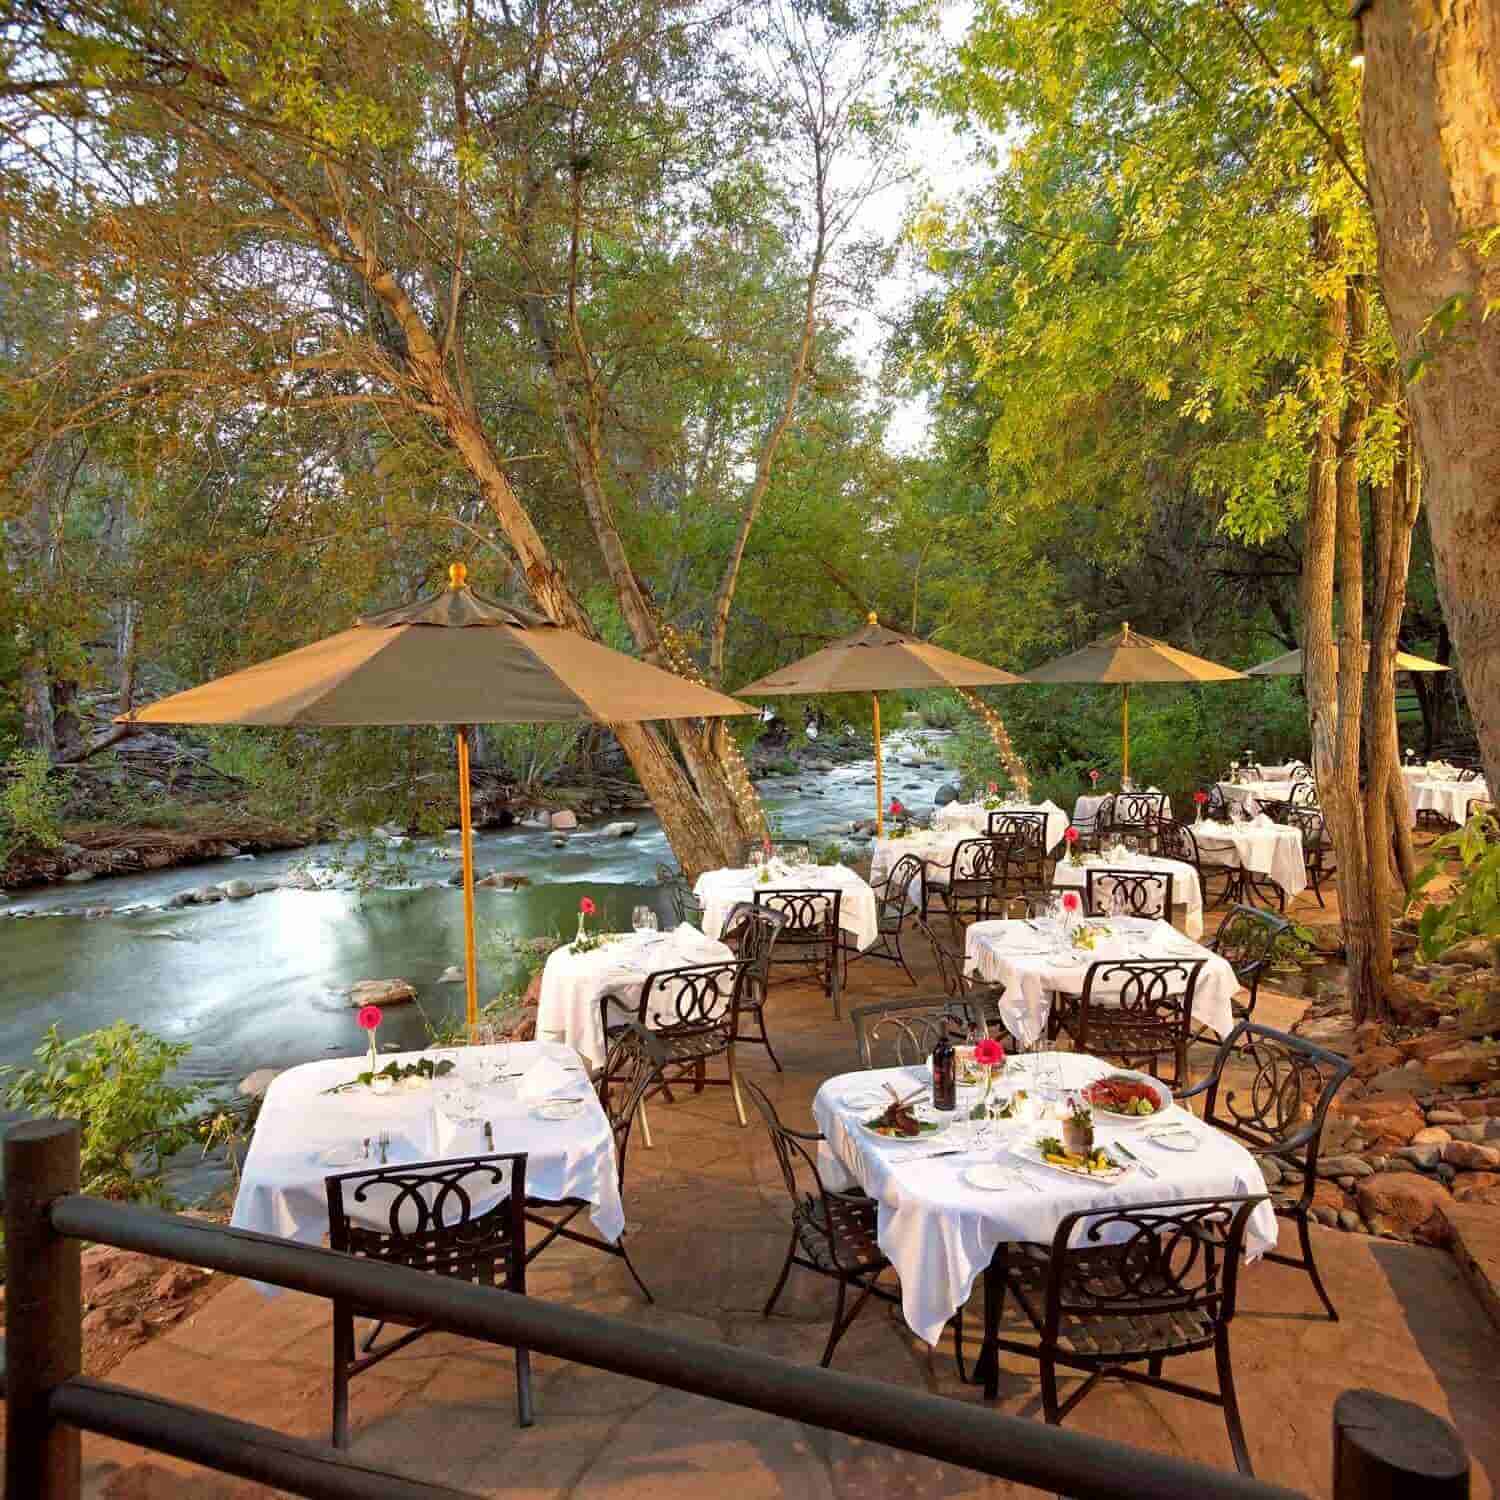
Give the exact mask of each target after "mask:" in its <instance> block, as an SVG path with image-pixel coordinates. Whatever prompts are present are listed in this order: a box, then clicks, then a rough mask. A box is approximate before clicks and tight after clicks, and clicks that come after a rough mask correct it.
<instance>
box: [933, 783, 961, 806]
mask: <svg viewBox="0 0 1500 1500" xmlns="http://www.w3.org/2000/svg"><path fill="white" fill-rule="evenodd" d="M957 801H958V788H957V787H956V786H954V785H953V783H952V782H951V781H945V782H944V783H943V784H942V786H940V787H939V788H938V789H937V791H936V792H934V793H933V797H932V805H933V806H934V807H947V805H948V804H949V803H950V802H957Z"/></svg>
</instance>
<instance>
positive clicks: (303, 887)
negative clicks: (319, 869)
mask: <svg viewBox="0 0 1500 1500" xmlns="http://www.w3.org/2000/svg"><path fill="white" fill-rule="evenodd" d="M276 885H277V888H278V889H280V890H283V891H315V890H317V888H318V879H317V876H315V875H314V874H313V873H312V872H311V871H310V870H288V871H287V873H286V874H285V875H283V876H282V877H281V879H280V880H278V881H277V882H276Z"/></svg>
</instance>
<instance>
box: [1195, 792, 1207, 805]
mask: <svg viewBox="0 0 1500 1500" xmlns="http://www.w3.org/2000/svg"><path fill="white" fill-rule="evenodd" d="M1193 801H1194V802H1196V803H1197V804H1198V806H1199V807H1202V806H1203V804H1204V803H1205V802H1207V801H1208V793H1207V792H1194V793H1193Z"/></svg>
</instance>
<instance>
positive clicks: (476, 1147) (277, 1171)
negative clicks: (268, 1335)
mask: <svg viewBox="0 0 1500 1500" xmlns="http://www.w3.org/2000/svg"><path fill="white" fill-rule="evenodd" d="M501 1054H502V1049H501V1048H499V1047H458V1048H453V1049H451V1050H449V1051H445V1052H443V1053H442V1056H444V1057H451V1058H454V1059H456V1060H457V1062H458V1068H459V1071H460V1072H461V1073H462V1074H463V1076H465V1077H467V1076H471V1075H472V1076H474V1077H476V1078H481V1079H483V1080H484V1081H483V1082H482V1083H481V1085H480V1089H481V1093H482V1095H483V1099H484V1115H485V1117H486V1118H487V1119H488V1120H489V1122H490V1125H491V1128H492V1130H493V1132H494V1141H495V1144H494V1146H493V1148H490V1147H487V1146H484V1145H482V1144H480V1142H478V1141H475V1142H472V1143H465V1144H460V1145H454V1144H451V1141H452V1137H451V1135H449V1136H447V1137H445V1138H443V1139H440V1137H439V1133H438V1132H439V1121H438V1106H439V1101H440V1097H441V1090H442V1088H443V1085H444V1083H445V1082H447V1081H448V1080H451V1079H452V1078H453V1077H454V1076H455V1075H454V1074H449V1075H447V1078H446V1079H444V1080H440V1081H438V1082H437V1083H435V1084H432V1085H429V1086H427V1087H426V1088H421V1089H416V1090H411V1091H408V1089H407V1088H406V1087H402V1088H398V1089H397V1090H395V1091H394V1092H392V1093H389V1094H385V1095H378V1094H372V1093H370V1092H369V1091H368V1090H366V1089H353V1090H350V1091H349V1092H348V1093H342V1094H329V1093H326V1092H325V1090H327V1089H330V1088H333V1087H335V1086H336V1085H338V1084H341V1083H346V1082H348V1081H349V1080H350V1079H351V1078H354V1077H355V1076H356V1075H358V1074H359V1073H362V1072H363V1071H364V1069H365V1054H364V1053H360V1054H358V1055H356V1056H353V1057H335V1058H329V1059H327V1060H325V1061H322V1062H313V1063H304V1064H302V1066H301V1067H298V1068H289V1069H287V1071H286V1072H285V1073H282V1074H280V1075H279V1076H278V1077H276V1078H275V1079H273V1080H272V1083H271V1087H270V1088H269V1089H267V1090H266V1097H265V1102H264V1104H263V1105H262V1106H261V1111H260V1118H259V1119H258V1120H257V1121H256V1124H255V1134H254V1136H252V1137H251V1141H250V1150H249V1153H248V1154H247V1156H246V1157H245V1167H244V1171H243V1172H242V1173H241V1176H240V1188H239V1192H238V1193H237V1194H236V1195H235V1200H234V1214H233V1217H232V1218H231V1219H230V1221H229V1222H230V1224H231V1226H232V1227H233V1228H235V1229H253V1230H256V1231H257V1232H259V1233H261V1234H274V1235H279V1236H281V1237H282V1238H283V1239H289V1240H296V1241H297V1242H298V1243H299V1244H303V1245H315V1244H317V1243H318V1242H319V1241H320V1240H321V1239H322V1238H323V1236H324V1235H325V1234H327V1232H328V1199H327V1195H326V1194H325V1192H324V1188H323V1179H324V1178H325V1177H329V1176H332V1175H334V1174H336V1173H340V1172H350V1171H354V1170H356V1167H355V1166H331V1165H327V1164H325V1163H323V1162H321V1161H319V1160H318V1158H319V1156H320V1155H321V1154H322V1153H323V1152H325V1151H327V1150H329V1149H330V1148H332V1147H336V1146H358V1145H359V1144H360V1143H361V1142H362V1141H363V1140H364V1139H365V1138H366V1137H371V1138H374V1137H378V1136H379V1134H380V1132H381V1131H382V1130H384V1131H388V1132H389V1133H390V1137H391V1148H390V1152H389V1157H388V1164H389V1165H392V1166H398V1165H402V1164H406V1163H412V1162H418V1161H434V1160H441V1159H443V1158H445V1157H448V1156H466V1155H482V1154H485V1153H487V1152H488V1151H489V1150H491V1149H493V1150H495V1151H525V1152H526V1153H527V1162H526V1192H527V1196H528V1197H531V1198H545V1199H551V1200H557V1199H562V1198H585V1199H587V1200H588V1201H589V1202H590V1203H592V1204H593V1208H592V1209H591V1211H590V1213H591V1217H592V1218H593V1221H594V1227H595V1228H596V1229H597V1230H598V1231H599V1233H600V1234H601V1235H602V1236H603V1237H604V1238H605V1239H607V1240H615V1239H618V1238H619V1236H620V1233H621V1231H622V1230H623V1229H624V1227H625V1212H624V1209H623V1208H622V1207H621V1204H620V1187H619V1177H618V1169H617V1167H616V1165H615V1142H614V1136H613V1135H612V1134H611V1132H610V1128H609V1120H608V1119H607V1118H606V1116H605V1114H604V1110H603V1109H602V1108H601V1107H600V1104H599V1100H598V1098H597V1097H596V1096H595V1094H594V1093H593V1090H592V1089H590V1088H589V1086H588V1078H587V1075H586V1074H584V1073H583V1072H582V1071H581V1068H580V1064H579V1061H578V1056H577V1054H576V1053H575V1052H573V1050H572V1049H571V1048H569V1047H563V1046H559V1045H556V1044H554V1043H547V1042H517V1043H515V1044H514V1045H513V1046H512V1047H511V1048H510V1051H509V1053H508V1054H507V1055H506V1056H505V1062H506V1067H507V1068H508V1069H510V1070H513V1071H516V1072H521V1071H524V1070H525V1069H527V1068H529V1067H530V1066H531V1065H532V1064H533V1063H535V1062H536V1061H537V1060H538V1059H539V1058H541V1057H550V1058H552V1059H553V1060H554V1061H555V1062H557V1063H558V1064H560V1065H561V1066H563V1067H565V1068H572V1069H576V1070H578V1071H577V1072H576V1074H570V1075H569V1076H570V1089H569V1091H570V1092H574V1093H577V1094H578V1095H580V1096H581V1097H582V1098H583V1100H584V1106H583V1112H582V1114H580V1115H578V1116H577V1117H576V1118H574V1119H571V1120H541V1119H538V1118H537V1117H536V1116H535V1114H533V1112H532V1108H531V1106H530V1105H527V1104H524V1103H522V1102H521V1100H520V1099H518V1098H517V1097H516V1096H515V1082H514V1081H512V1082H509V1083H504V1082H493V1081H489V1074H490V1073H491V1072H492V1071H493V1070H494V1069H495V1067H496V1066H497V1065H498V1063H499V1062H500V1059H501ZM436 1055H437V1052H436V1050H435V1049H430V1048H429V1049H428V1050H427V1051H426V1052H396V1053H390V1054H385V1053H382V1054H381V1064H382V1066H384V1064H385V1063H387V1062H390V1061H393V1060H394V1061H396V1062H403V1063H406V1062H415V1061H416V1060H417V1059H418V1058H420V1057H424V1056H426V1057H433V1056H436ZM481 1138H482V1137H481ZM378 1165H379V1157H378V1155H377V1154H375V1152H374V1151H373V1150H372V1152H371V1157H370V1160H369V1161H368V1162H361V1163H357V1164H356V1166H358V1167H364V1166H369V1167H376V1166H378ZM476 1206H477V1207H478V1208H479V1210H480V1211H481V1212H482V1211H483V1210H484V1209H486V1208H489V1207H491V1206H492V1204H487V1203H483V1202H480V1203H478V1204H477V1205H476ZM265 1290H269V1289H265Z"/></svg>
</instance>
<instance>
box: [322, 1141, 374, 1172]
mask: <svg viewBox="0 0 1500 1500" xmlns="http://www.w3.org/2000/svg"><path fill="white" fill-rule="evenodd" d="M368 1159H369V1158H368V1157H366V1155H365V1148H364V1147H363V1146H330V1147H329V1148H328V1149H327V1150H326V1151H320V1152H318V1154H317V1155H316V1156H315V1157H313V1160H314V1161H315V1162H317V1164H318V1165H319V1166H320V1167H357V1166H358V1165H359V1164H360V1163H361V1162H362V1161H367V1160H368Z"/></svg>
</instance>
